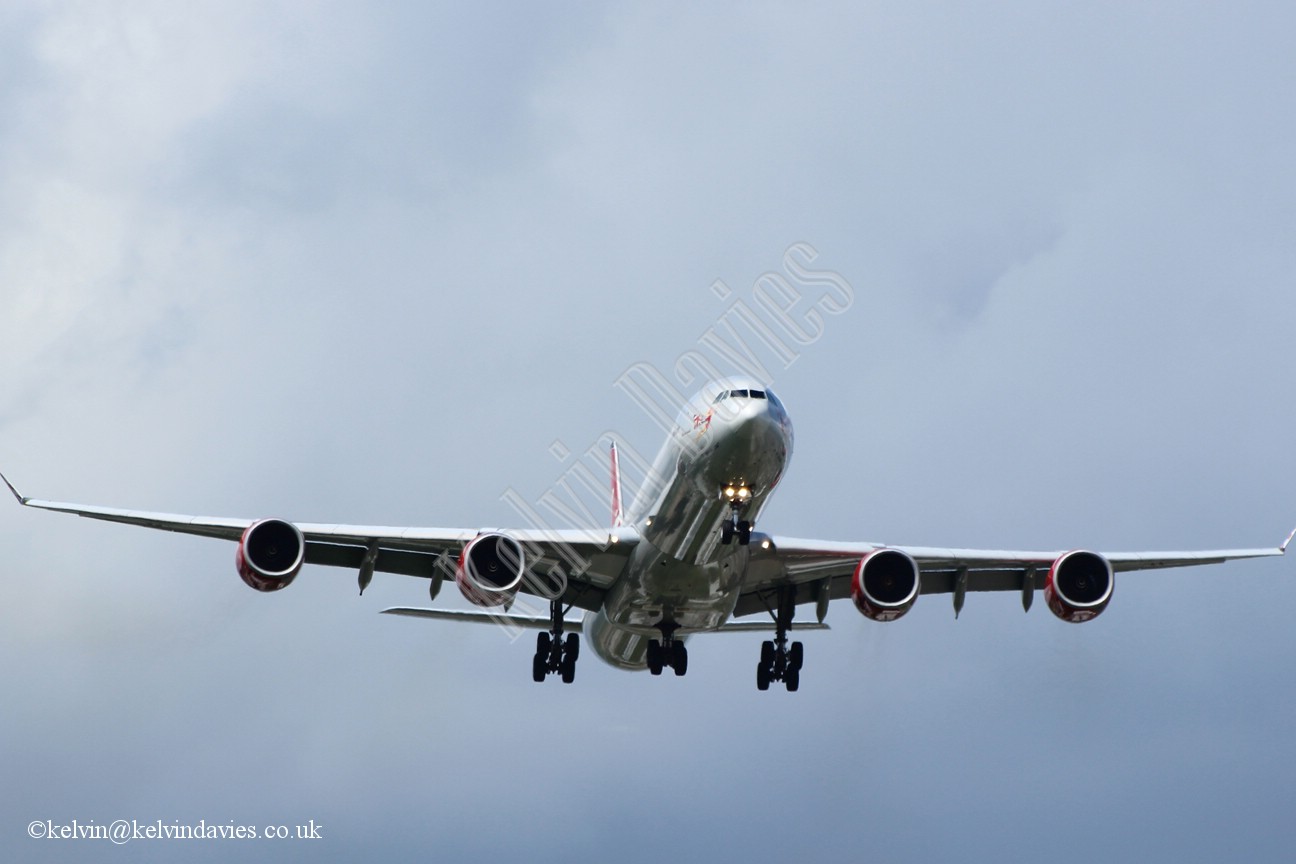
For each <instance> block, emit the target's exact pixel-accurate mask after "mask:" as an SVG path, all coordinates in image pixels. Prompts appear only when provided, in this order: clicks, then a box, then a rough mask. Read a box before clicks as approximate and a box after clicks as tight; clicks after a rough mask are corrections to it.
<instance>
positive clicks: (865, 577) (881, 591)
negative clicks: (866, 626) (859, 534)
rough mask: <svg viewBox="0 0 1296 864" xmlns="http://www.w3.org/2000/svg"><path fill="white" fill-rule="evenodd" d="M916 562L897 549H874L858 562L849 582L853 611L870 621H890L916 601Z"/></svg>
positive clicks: (918, 585)
mask: <svg viewBox="0 0 1296 864" xmlns="http://www.w3.org/2000/svg"><path fill="white" fill-rule="evenodd" d="M919 587H920V584H919V580H918V562H917V561H914V559H913V558H910V557H909V556H908V555H906V554H905V553H903V552H901V551H899V550H897V549H876V550H874V551H872V552H870V553H868V554H867V555H865V556H864V557H863V558H861V559H860V562H859V564H858V565H857V566H856V567H855V575H854V577H852V579H851V599H852V600H854V601H855V608H857V609H859V611H860V612H862V613H863V614H864V616H865V617H867V618H872V619H873V620H874V621H894V620H896V619H897V618H899V617H900V616H901V615H903V614H905V613H906V612H908V611H909V609H910V608H911V607H912V606H913V604H914V601H915V600H917V599H918V591H919Z"/></svg>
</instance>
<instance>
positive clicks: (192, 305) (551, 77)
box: [0, 0, 1296, 864]
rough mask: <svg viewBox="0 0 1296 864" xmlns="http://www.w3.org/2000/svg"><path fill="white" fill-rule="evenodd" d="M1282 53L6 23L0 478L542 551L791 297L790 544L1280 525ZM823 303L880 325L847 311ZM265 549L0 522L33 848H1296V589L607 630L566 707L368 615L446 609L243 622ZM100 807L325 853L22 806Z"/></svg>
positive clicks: (776, 365) (1129, 12)
mask: <svg viewBox="0 0 1296 864" xmlns="http://www.w3.org/2000/svg"><path fill="white" fill-rule="evenodd" d="M1294 27H1296V10H1294V9H1293V7H1292V6H1291V5H1290V4H1283V3H1241V4H1233V5H1230V6H1229V7H1228V8H1227V9H1226V8H1224V7H1223V6H1219V5H1215V4H1196V3H1193V4H1185V3H1158V2H1149V3H1142V4H1125V3H1108V2H1094V3H1084V4H1036V3H1015V2H1003V3H994V4H988V5H978V6H977V7H976V8H973V5H971V4H962V3H939V2H938V3H925V2H918V3H913V2H903V3H901V2H895V3H892V2H869V3H860V4H848V3H839V4H832V3H822V4H820V3H798V4H792V3H774V2H770V3H751V4H736V3H735V4H724V3H717V4H700V5H698V6H697V7H696V8H694V7H688V8H686V7H684V6H673V7H664V6H660V5H649V4H634V3H631V4H599V3H576V4H544V5H530V4H528V5H523V4H500V3H494V4H491V3H487V4H472V5H468V4H464V5H461V6H446V5H436V6H433V5H432V4H424V3H401V2H390V3H378V4H373V3H369V4H360V3H347V2H331V3H330V2H315V3H292V2H288V3H281V4H274V5H272V6H267V5H266V4H259V3H245V2H220V3H205V2H195V3H188V4H183V6H181V5H177V4H170V3H161V2H115V3H99V2H83V3H78V2H21V0H20V2H13V3H6V4H4V6H3V8H0V310H2V311H3V314H0V352H3V357H4V361H3V366H2V367H0V370H2V371H0V469H2V470H3V471H4V472H5V474H6V476H8V477H9V479H10V480H12V481H13V482H14V484H15V485H16V486H18V488H19V489H20V490H21V491H22V492H23V493H24V494H27V495H31V496H34V497H41V498H51V499H55V500H64V501H79V502H85V503H95V504H104V505H110V506H121V507H131V508H137V509H147V510H161V511H171V512H182V513H195V514H205V515H207V514H210V515H225V516H239V517H248V518H252V517H261V516H280V517H283V518H289V519H294V520H299V521H311V522H334V521H338V522H348V523H358V524H378V525H460V526H471V527H478V526H504V527H506V526H521V527H526V522H525V521H524V520H523V518H522V515H521V512H520V509H519V507H518V506H517V502H519V501H521V502H527V503H529V504H531V505H534V508H535V509H536V510H537V511H538V512H539V511H543V504H542V502H544V501H546V500H550V501H552V500H553V499H552V498H546V496H547V495H553V494H557V492H561V491H562V490H564V489H565V488H570V478H571V477H573V476H574V475H573V474H572V473H571V472H573V471H574V470H578V469H577V466H578V465H582V464H584V465H587V466H593V465H595V461H594V460H593V457H591V456H587V455H586V454H587V452H592V453H600V452H602V448H603V447H604V446H605V443H606V441H607V440H608V438H609V437H613V438H615V439H616V440H618V441H620V442H622V446H623V447H624V448H625V449H626V452H632V451H633V452H635V453H643V454H645V455H646V456H649V457H650V456H651V455H652V454H653V453H654V452H655V451H656V448H657V446H658V444H659V442H660V439H661V437H662V433H661V430H660V428H659V427H658V425H657V423H656V421H655V419H654V416H653V413H652V412H651V411H649V410H646V407H645V405H644V404H643V403H642V400H639V399H636V398H634V397H633V395H632V388H630V387H628V386H627V382H629V381H631V380H634V376H636V375H640V376H643V375H649V374H655V375H658V376H659V378H660V379H661V380H666V381H669V382H672V384H673V386H675V387H678V388H679V389H680V390H681V391H683V392H688V391H689V390H690V389H691V388H692V387H693V386H696V384H697V383H698V381H699V380H700V379H699V378H698V377H697V376H698V374H699V369H700V368H701V365H700V363H699V360H698V358H703V359H705V360H709V361H710V362H711V363H712V364H714V365H715V366H716V367H717V368H719V369H720V371H722V372H730V371H734V370H733V369H732V368H728V367H726V365H725V360H724V358H723V357H722V356H721V355H720V354H719V353H717V352H716V350H715V348H714V345H715V339H716V337H717V334H721V335H723V334H726V333H741V332H744V331H743V330H742V327H743V326H745V325H744V324H743V321H744V320H746V321H749V322H750V321H752V320H757V321H761V322H764V323H765V324H767V325H770V326H773V324H772V322H773V321H774V317H773V316H774V312H773V311H772V310H773V308H774V306H773V305H771V304H772V301H771V299H770V298H774V297H783V298H784V299H785V300H788V301H789V302H790V303H791V305H792V306H793V307H794V311H793V313H792V314H793V315H794V320H795V321H797V322H799V323H800V324H801V325H802V331H801V336H802V338H801V339H800V340H799V341H798V340H796V339H784V340H783V341H782V342H781V343H780V344H781V346H782V348H781V350H780V349H775V348H773V347H771V346H770V345H767V344H765V343H762V342H760V341H759V340H758V339H757V340H755V341H752V340H751V339H749V344H750V345H751V346H752V347H753V350H754V352H755V353H756V355H757V356H759V358H760V360H761V362H762V363H763V365H764V366H765V367H766V371H767V372H768V373H769V379H770V380H769V383H770V384H771V385H772V386H773V387H774V388H775V389H776V390H777V392H778V393H779V395H780V397H781V398H782V400H783V402H784V403H785V404H786V406H787V408H788V410H789V412H790V414H791V416H792V418H793V422H794V424H795V426H796V453H795V456H794V457H793V460H792V464H791V467H790V470H789V472H788V474H787V476H786V478H785V480H784V481H783V483H782V484H781V486H780V488H779V490H778V492H777V493H776V495H775V496H774V498H773V500H772V503H771V504H770V506H769V507H768V509H767V510H766V511H765V513H764V514H763V516H762V522H761V524H760V525H759V526H758V528H759V529H760V530H765V531H769V532H771V533H775V534H779V533H782V534H785V535H791V536H797V537H822V538H827V539H836V540H868V541H874V542H884V543H886V542H889V543H897V544H911V545H937V546H968V547H987V548H1027V549H1031V548H1045V549H1052V548H1056V549H1066V548H1086V549H1094V550H1098V551H1120V550H1134V549H1199V548H1207V549H1210V548H1220V547H1255V546H1274V545H1277V544H1278V543H1279V542H1280V541H1281V540H1282V538H1283V537H1284V536H1285V535H1286V533H1287V532H1288V531H1289V530H1290V529H1291V528H1292V526H1293V525H1294V524H1296V495H1293V494H1292V492H1291V488H1292V480H1291V466H1290V452H1291V448H1290V443H1291V430H1292V429H1293V428H1296V409H1294V408H1293V407H1292V400H1291V397H1290V392H1291V386H1292V380H1291V371H1292V368H1293V362H1292V361H1293V358H1294V357H1296V352H1294V351H1293V348H1292V346H1291V329H1292V327H1291V309H1290V306H1291V304H1290V300H1291V297H1292V291H1291V286H1292V278H1293V277H1292V274H1293V273H1294V272H1296V242H1294V241H1296V172H1294V171H1293V169H1292V160H1291V141H1292V140H1293V133H1296V115H1294V113H1293V110H1292V107H1293V101H1292V100H1293V92H1296V87H1294V85H1296V56H1294V55H1293V53H1292V52H1291V48H1290V38H1289V36H1290V33H1291V32H1293V28H1294ZM789 261H791V262H792V264H793V265H797V264H799V265H800V266H801V271H800V272H801V273H802V274H804V273H805V271H806V270H813V271H815V273H816V274H818V277H817V278H818V281H814V280H813V279H806V278H797V276H796V271H795V270H791V269H790V265H789ZM832 280H837V281H836V282H833V281H832ZM829 284H832V285H837V286H840V285H845V286H848V288H849V298H850V302H849V303H841V304H838V307H834V309H832V310H831V311H825V310H824V309H823V308H822V307H820V308H819V314H818V316H817V317H816V316H815V314H814V312H813V308H814V307H813V304H814V302H815V300H816V299H817V298H822V296H823V295H824V294H825V293H827V291H828V288H827V286H828V285H829ZM789 285H790V286H791V287H792V289H793V292H794V294H778V293H777V292H778V291H780V290H781V288H782V287H787V286H789ZM794 295H795V296H794ZM793 301H794V302H793ZM744 310H745V311H744ZM744 314H747V315H748V317H747V318H745V319H744V318H743V315H744ZM752 316H754V318H753V317H752ZM731 328H732V329H731ZM780 332H787V331H780ZM563 454H568V455H566V456H565V458H561V457H563ZM564 483H568V486H566V487H565V486H564ZM2 503H3V502H0V504H2ZM600 506H605V505H603V504H601V502H593V503H592V504H591V510H592V513H593V516H594V518H595V519H596V520H598V521H599V523H600V524H601V523H602V520H605V519H606V518H607V512H606V509H604V510H600V509H599V507H600ZM545 512H547V511H545ZM233 556H234V549H233V547H232V545H231V544H228V543H224V542H219V541H214V540H208V539H203V538H195V537H181V536H176V535H171V534H166V533H161V532H151V531H146V530H142V529H136V528H130V527H125V526H114V525H108V524H101V523H95V522H92V521H89V520H80V519H75V518H72V517H67V516H62V515H58V514H51V513H44V512H39V511H34V510H22V509H20V508H19V507H17V506H16V505H15V504H12V502H11V504H10V505H9V507H8V509H5V507H3V506H0V572H3V578H4V581H5V587H6V593H5V601H4V603H3V604H2V605H0V657H3V660H4V662H3V663H2V664H0V688H3V692H4V693H5V699H4V700H3V708H0V776H3V777H4V778H5V782H4V783H3V784H2V785H0V814H3V819H0V858H3V859H4V860H6V861H45V860H60V861H94V862H97V861H118V860H126V859H125V858H124V857H123V856H126V855H129V856H130V859H131V860H141V861H171V860H176V859H186V860H227V859H228V858H229V857H230V855H231V854H238V855H239V856H240V857H244V858H246V859H247V860H250V861H280V860H311V861H359V860H366V861H367V860H373V859H374V858H379V859H390V858H394V857H396V856H406V855H412V854H419V855H423V856H428V855H431V856H432V857H434V858H435V859H436V860H458V859H464V858H468V857H472V858H474V859H486V858H489V859H491V860H502V859H505V858H507V857H525V858H527V859H528V860H533V861H570V860H580V859H584V858H591V857H594V856H595V855H597V856H599V857H606V856H608V855H614V856H615V857H616V859H617V860H618V861H622V862H627V864H633V862H640V861H645V862H646V861H654V862H655V861H661V860H665V859H681V860H706V859H716V858H723V859H724V860H770V859H774V858H778V857H789V856H795V857H796V858H798V859H800V858H806V859H809V860H823V861H855V860H858V859H859V857H860V856H861V855H867V856H869V857H872V858H876V859H877V860H885V861H931V860H952V859H957V860H971V861H995V862H1001V861H1017V860H1038V859H1039V858H1040V857H1047V858H1048V859H1050V860H1053V861H1058V862H1070V861H1093V860H1101V861H1146V860H1150V859H1152V860H1167V861H1170V860H1172V861H1176V862H1198V861H1201V862H1206V861H1211V862H1214V861H1219V860H1224V859H1225V858H1226V857H1227V858H1228V859H1229V860H1247V861H1255V862H1266V861H1286V860H1289V857H1290V849H1291V847H1292V844H1293V842H1294V841H1296V827H1294V826H1293V822H1292V816H1291V814H1292V811H1293V805H1296V779H1294V778H1296V751H1294V750H1293V745H1292V735H1291V728H1292V725H1293V723H1294V722H1296V640H1293V637H1292V628H1291V624H1290V615H1291V611H1290V610H1291V609H1292V608H1293V605H1294V604H1296V588H1294V587H1293V585H1294V583H1296V574H1294V573H1293V565H1292V562H1291V561H1284V560H1270V561H1258V562H1239V563H1234V564H1228V565H1222V566H1219V567H1214V568H1201V569H1193V570H1182V571H1165V572H1159V573H1145V574H1127V575H1122V576H1121V577H1120V578H1119V579H1118V580H1117V587H1116V591H1115V596H1114V598H1113V601H1112V603H1111V605H1110V607H1109V608H1108V609H1107V611H1106V612H1105V613H1104V614H1103V615H1102V617H1101V618H1099V619H1097V620H1096V621H1093V622H1091V623H1088V624H1085V625H1084V626H1078V625H1070V624H1066V623H1063V622H1061V621H1058V620H1056V619H1055V618H1053V616H1052V615H1050V614H1049V612H1048V610H1047V608H1046V607H1045V606H1044V605H1043V604H1042V603H1036V604H1035V606H1034V608H1032V609H1031V611H1030V612H1029V613H1028V614H1025V615H1023V613H1022V609H1021V605H1020V603H1019V601H1018V598H1017V597H1016V596H1012V595H990V594H984V595H982V594H978V595H973V596H971V597H969V598H968V600H967V603H966V606H965V608H964V610H963V612H962V615H961V616H960V618H959V619H958V620H957V621H956V620H955V619H954V616H953V612H952V609H951V608H950V603H949V598H948V597H942V596H929V597H923V598H920V600H919V602H918V603H917V605H916V606H915V608H914V609H913V610H912V611H911V612H910V613H909V614H908V615H907V616H906V617H905V618H904V619H903V620H901V621H898V622H894V623H890V624H878V623H875V622H872V621H868V620H866V619H864V618H862V617H861V616H860V615H858V614H857V613H856V612H855V611H854V610H853V608H851V606H850V605H849V604H848V603H843V604H840V605H835V606H834V607H833V609H832V610H831V611H830V613H829V616H828V623H829V624H830V625H831V626H832V629H831V630H830V631H829V632H825V633H812V634H806V636H805V637H804V638H805V644H806V649H805V650H806V666H805V671H804V672H803V674H802V682H801V689H800V692H798V693H795V694H788V693H785V692H782V691H779V690H777V689H771V691H770V692H767V693H760V692H758V691H757V690H756V688H755V686H754V683H755V682H754V680H753V679H754V666H755V664H756V661H757V658H758V656H759V641H760V638H759V635H757V634H747V635H729V636H714V637H710V638H707V637H702V636H699V637H697V638H696V639H695V640H693V642H691V644H690V655H691V656H690V664H689V665H690V668H689V673H688V675H687V677H685V678H680V679H677V678H674V677H673V676H670V675H666V676H663V677H662V678H660V679H658V678H652V677H650V676H648V675H646V674H634V673H625V672H619V671H617V670H614V669H612V668H610V667H607V666H604V665H602V664H600V663H599V662H598V661H597V660H596V659H595V658H594V656H593V655H592V653H586V655H585V656H584V657H583V658H582V660H581V662H580V664H579V667H578V672H577V676H576V682H575V683H574V684H572V685H570V686H563V685H562V684H560V683H559V682H558V681H557V680H556V679H550V680H549V681H547V682H545V683H544V684H543V685H536V684H534V683H532V682H531V680H530V677H529V667H530V659H531V652H532V648H531V646H530V643H529V640H527V639H526V638H524V639H522V640H519V641H516V642H515V641H513V640H511V639H510V637H509V635H508V634H507V633H505V632H504V631H502V630H499V629H496V628H490V627H485V628H475V627H468V626H454V625H452V624H448V623H434V622H430V621H423V620H416V619H393V618H391V617H389V616H382V615H379V614H378V612H379V610H381V609H383V608H385V607H387V606H391V605H423V604H425V603H426V602H427V593H426V586H425V585H424V584H423V583H422V582H420V581H419V580H413V579H409V578H407V577H401V576H393V575H383V574H380V575H379V576H378V577H377V578H376V580H375V582H374V584H373V585H372V587H371V588H370V589H369V590H368V591H366V593H365V595H364V596H363V597H357V596H356V586H355V578H354V574H350V573H347V572H345V571H341V570H335V569H325V568H314V567H307V568H306V569H305V570H304V571H303V572H302V573H301V575H300V576H299V577H298V579H297V580H296V582H295V583H294V584H293V585H292V586H291V587H290V588H289V589H288V590H285V591H281V592H278V593H276V594H273V595H261V594H258V593H256V592H254V591H251V590H249V589H248V588H247V587H246V586H244V585H243V583H242V582H241V581H240V580H239V579H238V577H237V575H236V573H235V570H234V564H233ZM438 603H440V604H443V605H446V606H449V607H464V606H465V603H464V601H462V600H461V599H460V598H459V597H458V596H457V595H456V592H455V591H454V590H453V588H450V589H447V590H446V591H445V592H443V594H442V596H441V597H439V598H438ZM119 819H125V820H135V821H136V822H137V823H139V824H140V825H147V824H154V823H159V822H160V823H162V824H165V825H177V824H183V825H194V824H198V823H199V822H202V823H203V824H206V825H252V826H276V825H285V826H290V827H295V826H297V825H309V824H311V822H312V820H313V823H314V824H315V825H316V826H318V827H319V833H320V837H319V838H318V839H303V840H296V839H293V840H274V839H258V840H245V841H232V840H224V841H222V840H204V841H178V840H153V841H149V840H136V841H133V842H132V843H130V844H129V845H127V846H126V848H125V849H123V848H119V847H117V846H114V845H113V844H111V843H109V842H107V841H104V840H88V839H87V840H71V839H69V840H61V839H56V840H49V839H33V838H32V837H29V836H28V833H27V831H28V829H27V827H26V826H28V825H29V823H33V822H49V823H53V824H56V825H65V824H70V823H72V822H74V821H75V822H77V823H78V824H81V825H87V824H90V823H92V822H93V823H94V824H97V825H105V824H109V823H112V822H113V821H114V820H119ZM231 843H232V844H234V846H233V847H231V846H230V844H231ZM127 850H129V851H127Z"/></svg>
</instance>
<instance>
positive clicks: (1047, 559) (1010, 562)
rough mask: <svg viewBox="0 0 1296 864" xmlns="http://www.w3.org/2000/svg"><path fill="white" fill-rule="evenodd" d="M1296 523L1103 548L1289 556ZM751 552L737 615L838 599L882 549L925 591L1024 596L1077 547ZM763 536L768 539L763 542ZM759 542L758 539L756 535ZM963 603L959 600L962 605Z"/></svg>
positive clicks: (1178, 561)
mask: <svg viewBox="0 0 1296 864" xmlns="http://www.w3.org/2000/svg"><path fill="white" fill-rule="evenodd" d="M1293 536H1296V530H1293V531H1292V533H1291V534H1288V535H1287V537H1286V539H1285V540H1284V541H1283V542H1282V543H1281V544H1280V545H1279V546H1276V547H1273V548H1257V549H1216V550H1202V551H1169V552H1100V553H1097V554H1099V555H1101V556H1102V557H1103V558H1104V559H1106V560H1107V561H1108V562H1109V563H1110V564H1111V568H1112V570H1113V571H1114V572H1118V573H1119V572H1127V571H1133V570H1155V569H1167V568H1171V567H1192V566H1198V565H1204V564H1220V563H1223V562H1225V561H1235V560H1242V559H1248V558H1271V557H1277V556H1281V555H1283V554H1284V553H1285V552H1286V550H1287V546H1288V544H1290V543H1291V541H1292V538H1293ZM761 541H762V542H761V543H760V544H757V545H758V548H759V549H760V551H759V552H753V555H752V562H751V565H750V571H749V572H750V573H751V576H750V578H749V579H748V580H747V584H746V588H745V590H744V592H743V595H742V596H741V597H740V598H739V601H738V606H737V608H736V609H735V610H734V615H735V616H743V615H751V614H754V613H758V612H765V611H767V610H769V608H770V606H771V603H772V599H771V598H772V596H773V592H776V591H777V590H779V589H780V588H782V587H785V586H788V585H793V586H798V587H804V588H806V589H808V590H801V591H798V593H797V596H796V602H797V603H799V604H800V603H813V602H822V601H823V600H825V599H829V600H839V599H843V598H847V597H850V596H851V580H852V577H853V575H854V572H855V568H856V566H857V565H858V564H859V562H860V561H861V559H863V558H864V557H865V556H866V555H869V554H870V553H873V552H878V551H881V550H884V549H890V550H895V551H897V552H902V553H904V554H905V555H908V556H909V557H911V558H912V559H913V560H914V562H915V563H916V564H917V565H918V568H919V571H920V574H921V593H922V594H951V593H955V594H960V595H961V594H962V593H964V592H968V591H1018V592H1022V593H1023V603H1025V604H1026V605H1029V603H1030V601H1029V600H1027V599H1026V598H1025V595H1026V594H1027V593H1030V594H1033V593H1034V592H1035V591H1036V590H1042V589H1043V588H1044V586H1045V581H1046V579H1047V577H1048V572H1049V568H1050V567H1052V565H1053V563H1054V562H1055V561H1057V560H1058V559H1059V558H1061V557H1062V556H1063V555H1066V554H1067V553H1068V552H1069V551H1071V550H1066V549H1058V550H1052V551H1015V550H988V549H959V548H943V547H930V546H887V545H884V544H879V543H853V542H834V541H823V540H807V539H802V538H795V537H777V536H768V537H762V538H761ZM764 541H768V546H765V544H764ZM753 543H754V544H756V541H755V540H753ZM956 605H958V606H961V605H962V604H961V603H958V604H956Z"/></svg>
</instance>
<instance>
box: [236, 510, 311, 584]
mask: <svg viewBox="0 0 1296 864" xmlns="http://www.w3.org/2000/svg"><path fill="white" fill-rule="evenodd" d="M305 557H306V538H305V537H303V536H302V533H301V531H300V530H299V529H298V528H297V526H296V525H294V524H292V523H291V522H285V521H283V520H282V519H262V520H260V521H259V522H253V523H252V524H251V525H249V526H248V527H247V530H246V531H244V532H243V537H242V538H241V539H240V540H239V543H238V549H237V550H236V551H235V553H234V562H235V564H236V565H237V566H238V573H239V575H240V576H242V577H243V581H244V582H246V583H247V584H248V585H250V586H252V587H253V588H255V589H256V590H258V591H278V590H279V589H280V588H287V587H288V586H289V585H290V584H292V581H293V579H294V578H296V576H297V573H298V571H300V570H301V566H302V561H303V560H305Z"/></svg>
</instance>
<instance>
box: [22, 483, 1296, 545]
mask: <svg viewBox="0 0 1296 864" xmlns="http://www.w3.org/2000/svg"><path fill="white" fill-rule="evenodd" d="M0 480H3V481H4V484H5V485H6V486H8V487H9V491H10V492H12V493H13V496H14V497H15V498H17V499H18V503H19V504H22V505H24V506H25V505H26V504H27V502H28V501H29V500H31V499H29V498H24V497H23V496H21V495H19V494H18V490H17V489H15V488H14V485H13V484H12V483H10V482H9V478H8V477H6V476H4V475H3V474H0ZM1288 539H1291V538H1288Z"/></svg>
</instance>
